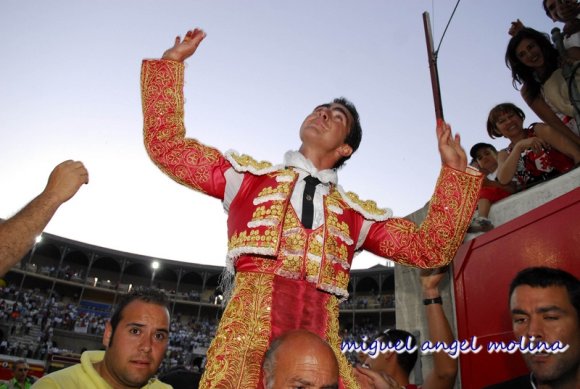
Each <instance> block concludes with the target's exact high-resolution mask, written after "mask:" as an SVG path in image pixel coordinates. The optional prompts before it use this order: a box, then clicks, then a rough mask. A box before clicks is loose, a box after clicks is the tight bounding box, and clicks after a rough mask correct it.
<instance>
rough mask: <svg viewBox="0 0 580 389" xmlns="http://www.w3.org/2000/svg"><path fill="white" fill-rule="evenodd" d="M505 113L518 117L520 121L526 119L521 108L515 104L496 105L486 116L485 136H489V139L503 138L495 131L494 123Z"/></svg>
mask: <svg viewBox="0 0 580 389" xmlns="http://www.w3.org/2000/svg"><path fill="white" fill-rule="evenodd" d="M506 113H514V114H516V115H518V116H519V117H520V118H521V119H522V121H523V120H525V119H526V114H525V113H524V111H522V110H521V108H520V107H518V106H517V105H515V104H512V103H501V104H498V105H496V106H495V107H493V108H492V109H491V111H489V115H487V124H486V127H487V134H488V135H489V137H490V138H492V139H494V138H500V137H502V136H503V135H502V133H501V132H500V131H499V130H498V129H497V125H496V122H497V119H499V117H500V116H501V115H503V114H506Z"/></svg>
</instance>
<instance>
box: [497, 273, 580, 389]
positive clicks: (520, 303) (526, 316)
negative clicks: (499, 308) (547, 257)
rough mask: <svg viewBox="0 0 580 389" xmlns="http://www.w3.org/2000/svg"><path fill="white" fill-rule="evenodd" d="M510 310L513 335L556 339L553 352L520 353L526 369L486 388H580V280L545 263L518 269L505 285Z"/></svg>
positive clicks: (550, 342)
mask: <svg viewBox="0 0 580 389" xmlns="http://www.w3.org/2000/svg"><path fill="white" fill-rule="evenodd" d="M510 313H511V317H512V325H513V330H514V335H515V336H516V338H518V339H519V338H521V337H526V338H530V340H531V338H532V337H533V338H534V340H535V341H536V344H537V342H539V341H542V342H547V343H548V344H550V345H551V344H553V343H554V342H556V341H560V342H561V343H562V344H563V345H564V346H566V345H568V348H567V349H566V350H565V351H564V352H558V353H546V352H537V353H524V354H522V355H523V358H524V360H525V362H526V365H527V366H528V368H529V369H530V372H531V373H530V374H526V375H525V376H522V377H518V378H515V379H512V380H510V381H505V382H502V383H499V384H496V385H493V386H490V387H488V389H507V388H509V389H520V388H522V389H527V388H530V389H532V388H533V389H552V388H554V389H556V388H557V389H568V388H570V389H577V388H579V387H580V319H579V314H580V282H579V281H578V279H577V278H576V277H574V276H573V275H572V274H570V273H567V272H565V271H563V270H559V269H552V268H548V267H532V268H527V269H524V270H522V271H520V272H519V273H518V274H517V275H516V277H515V278H514V280H513V281H512V283H511V285H510Z"/></svg>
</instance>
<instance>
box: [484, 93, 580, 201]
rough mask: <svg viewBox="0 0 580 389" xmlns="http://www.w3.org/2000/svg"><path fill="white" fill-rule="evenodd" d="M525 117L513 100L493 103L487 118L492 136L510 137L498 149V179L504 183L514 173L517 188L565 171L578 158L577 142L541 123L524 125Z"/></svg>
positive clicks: (510, 179)
mask: <svg viewBox="0 0 580 389" xmlns="http://www.w3.org/2000/svg"><path fill="white" fill-rule="evenodd" d="M525 118H526V116H525V114H524V112H523V111H522V110H521V109H520V108H518V107H517V106H515V105H514V104H512V103H503V104H499V105H496V106H495V107H493V108H492V109H491V111H490V112H489V116H488V118H487V133H488V134H489V136H490V137H491V138H496V137H502V136H503V137H505V138H507V139H509V140H510V144H509V146H508V147H507V148H505V149H503V150H501V151H500V152H499V153H498V157H497V159H498V165H499V166H498V169H497V180H498V181H499V182H500V183H501V184H504V185H507V184H509V183H510V182H511V181H512V180H513V179H514V177H515V178H516V180H517V182H518V188H517V190H522V189H525V188H527V187H530V186H532V185H534V184H537V183H539V182H542V181H545V180H548V179H550V178H553V177H555V176H556V175H558V174H560V173H565V172H567V171H569V170H570V169H572V168H573V167H574V164H578V163H579V162H580V146H578V145H576V144H574V143H572V142H570V141H569V140H568V139H566V138H565V137H564V136H562V135H561V134H560V133H558V132H556V131H554V130H553V129H552V128H551V127H550V126H548V125H546V124H544V123H534V124H532V125H531V126H529V127H528V128H526V129H524V126H523V125H524V119H525Z"/></svg>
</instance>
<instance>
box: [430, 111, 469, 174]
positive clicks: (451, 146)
mask: <svg viewBox="0 0 580 389" xmlns="http://www.w3.org/2000/svg"><path fill="white" fill-rule="evenodd" d="M437 143H438V145H439V154H441V162H442V163H443V164H444V165H447V166H449V167H452V168H453V169H456V170H459V171H462V172H463V171H465V169H466V168H467V155H466V154H465V150H463V147H461V138H460V137H459V134H455V136H453V134H452V133H451V127H450V126H449V124H447V123H445V122H444V121H443V120H441V119H439V120H437Z"/></svg>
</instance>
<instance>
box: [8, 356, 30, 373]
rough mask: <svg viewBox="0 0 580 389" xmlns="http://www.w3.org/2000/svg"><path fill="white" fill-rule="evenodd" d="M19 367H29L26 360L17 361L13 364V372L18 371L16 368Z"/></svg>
mask: <svg viewBox="0 0 580 389" xmlns="http://www.w3.org/2000/svg"><path fill="white" fill-rule="evenodd" d="M18 365H28V362H26V359H22V358H20V359H17V360H15V361H14V363H13V364H12V371H16V367H17V366H18Z"/></svg>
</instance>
